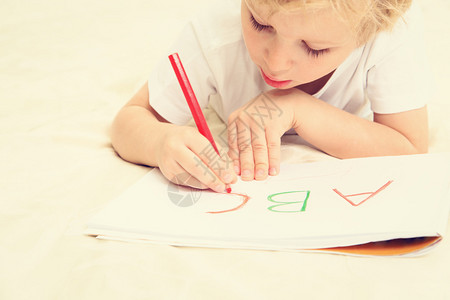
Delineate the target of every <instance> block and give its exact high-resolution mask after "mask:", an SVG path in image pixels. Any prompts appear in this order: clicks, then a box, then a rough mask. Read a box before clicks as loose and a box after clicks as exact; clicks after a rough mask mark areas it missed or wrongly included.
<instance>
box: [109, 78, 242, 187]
mask: <svg viewBox="0 0 450 300" xmlns="http://www.w3.org/2000/svg"><path fill="white" fill-rule="evenodd" d="M148 98H149V95H148V90H147V84H145V85H144V86H143V87H142V88H141V89H140V90H139V91H138V92H137V93H136V95H134V96H133V97H132V98H131V100H130V101H129V102H128V103H127V104H126V105H125V106H124V107H123V108H122V109H121V110H120V111H119V113H118V114H117V116H116V118H115V119H114V122H113V125H112V132H111V140H112V144H113V147H114V149H115V150H116V151H117V153H118V154H119V155H120V156H121V157H122V158H123V159H125V160H127V161H130V162H133V163H136V164H143V165H148V166H154V167H159V168H160V170H161V172H162V173H163V174H164V176H165V177H166V178H167V179H169V180H171V181H173V182H176V183H178V184H184V185H189V186H194V187H197V188H211V189H213V190H215V191H217V192H222V191H224V190H225V184H229V183H233V182H235V181H236V175H235V173H234V171H233V170H232V165H231V164H230V163H228V162H227V161H226V159H227V158H221V157H219V156H218V155H217V154H216V153H215V151H212V152H208V153H207V156H208V157H206V153H205V149H208V147H212V146H211V144H210V143H209V141H208V140H207V139H206V138H205V137H204V136H202V135H201V134H200V133H199V132H198V130H197V129H196V128H193V127H189V126H177V125H174V124H170V123H168V122H167V121H166V120H164V119H163V118H162V117H161V116H159V114H158V113H157V112H156V111H155V110H153V108H152V107H151V106H150V104H149V101H148V100H149V99H148ZM211 156H214V165H208V162H209V161H211ZM227 174H228V176H227ZM189 175H191V176H192V177H193V178H192V177H189ZM187 178H189V179H188V181H187V182H186V179H187ZM194 178H195V179H194Z"/></svg>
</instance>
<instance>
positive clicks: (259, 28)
mask: <svg viewBox="0 0 450 300" xmlns="http://www.w3.org/2000/svg"><path fill="white" fill-rule="evenodd" d="M250 22H251V23H252V26H253V28H254V29H255V30H256V31H262V30H267V29H270V28H272V26H267V25H262V24H260V23H258V21H256V20H255V18H254V17H253V15H250Z"/></svg>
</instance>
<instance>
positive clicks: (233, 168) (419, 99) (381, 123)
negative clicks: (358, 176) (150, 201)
mask: <svg viewBox="0 0 450 300" xmlns="http://www.w3.org/2000/svg"><path fill="white" fill-rule="evenodd" d="M423 44H424V42H423V40H421V38H420V14H418V8H417V7H415V5H411V0H242V2H241V3H240V5H239V3H238V2H237V1H236V0H222V1H220V2H219V3H218V4H216V5H214V6H213V7H212V9H211V10H207V11H205V12H204V13H203V14H202V15H200V16H199V17H198V18H197V19H195V20H193V21H192V22H190V23H189V24H188V26H187V27H186V28H185V30H184V31H183V32H182V34H181V35H180V37H179V39H178V40H177V41H176V43H175V45H174V46H173V48H172V49H171V52H178V53H179V55H180V57H181V59H182V61H183V64H184V67H185V69H186V71H187V73H188V76H189V78H190V80H191V84H192V87H193V89H194V91H195V93H196V95H197V98H198V100H199V103H200V105H201V106H202V107H206V106H207V105H208V104H210V105H211V107H213V108H214V109H215V110H216V112H217V113H218V115H219V116H220V117H221V118H222V119H223V120H224V121H225V122H228V147H229V150H228V155H227V154H225V153H223V154H222V155H220V156H219V155H217V154H216V153H215V152H214V151H212V152H211V151H206V149H208V148H210V147H211V146H210V143H209V141H208V140H207V139H206V138H205V137H203V136H202V135H201V134H200V133H199V132H198V131H197V129H196V128H193V127H190V126H185V124H186V123H187V121H188V120H189V119H190V118H191V115H190V111H189V109H188V106H187V104H186V102H185V99H184V97H183V95H182V92H181V89H180V87H179V85H178V82H177V80H176V77H175V75H174V73H173V70H172V68H171V66H170V63H169V60H168V59H167V58H166V57H165V58H164V59H162V60H161V62H160V64H159V65H158V67H157V68H156V69H155V70H154V72H153V73H152V75H151V77H150V79H149V81H148V84H145V85H144V86H143V87H142V88H141V89H140V90H139V91H138V92H137V93H136V95H134V96H133V97H132V99H131V100H130V101H129V102H128V103H127V104H126V105H125V106H124V107H123V108H122V109H121V110H120V112H119V113H118V115H117V116H116V118H115V121H114V123H113V129H112V143H113V146H114V148H115V149H116V151H117V152H118V153H119V155H120V156H121V157H122V158H124V159H125V160H128V161H130V162H133V163H139V164H145V165H149V166H155V167H159V168H160V170H161V171H162V173H163V174H164V176H166V177H167V178H168V179H169V180H172V181H175V182H177V183H180V182H179V181H177V175H178V174H188V175H189V176H190V178H191V180H190V181H189V182H181V184H186V185H191V186H195V187H198V188H211V189H213V190H214V191H217V192H223V191H224V190H225V187H226V184H230V183H234V182H235V181H236V179H237V175H240V176H241V178H242V180H263V179H265V178H267V176H268V175H271V176H273V175H277V174H278V173H279V166H280V139H281V136H282V135H283V134H285V133H286V132H288V131H290V132H293V133H296V134H298V135H299V136H300V137H302V138H303V139H304V140H305V141H307V142H308V143H310V144H311V145H313V146H315V147H317V148H318V149H320V150H322V151H324V152H326V153H328V154H329V155H332V156H335V157H338V158H351V157H364V156H379V155H401V154H414V153H424V152H426V151H427V148H428V135H427V134H428V121H427V109H426V102H427V97H428V94H429V92H430V91H429V87H428V82H429V77H428V76H429V75H428V73H427V72H426V69H427V68H426V63H425V58H424V57H425V56H424V45H423ZM171 52H170V53H171ZM170 53H169V52H168V54H170ZM214 94H218V95H220V97H211V96H212V95H214ZM368 116H371V117H370V118H369V117H368ZM231 161H232V163H230V162H231ZM212 162H214V163H212Z"/></svg>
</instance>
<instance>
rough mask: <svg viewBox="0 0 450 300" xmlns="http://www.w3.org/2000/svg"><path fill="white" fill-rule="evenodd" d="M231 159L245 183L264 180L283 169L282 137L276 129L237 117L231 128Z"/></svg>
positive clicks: (230, 124)
mask: <svg viewBox="0 0 450 300" xmlns="http://www.w3.org/2000/svg"><path fill="white" fill-rule="evenodd" d="M228 143H229V151H228V155H229V156H230V158H231V159H232V160H233V164H234V167H235V169H236V173H237V174H238V175H239V174H240V175H241V178H242V180H244V181H248V180H254V179H256V180H264V179H266V178H267V176H268V175H277V174H278V173H279V169H280V166H279V165H280V155H281V153H280V144H281V142H280V136H279V134H278V133H277V131H276V130H274V129H273V128H265V129H264V128H261V127H260V126H259V125H258V124H257V123H255V122H251V120H248V119H245V118H238V117H236V118H235V119H233V121H231V122H229V125H228Z"/></svg>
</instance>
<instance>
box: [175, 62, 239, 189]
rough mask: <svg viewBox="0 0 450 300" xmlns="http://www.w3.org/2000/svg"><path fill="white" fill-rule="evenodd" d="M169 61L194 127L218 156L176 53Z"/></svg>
mask: <svg viewBox="0 0 450 300" xmlns="http://www.w3.org/2000/svg"><path fill="white" fill-rule="evenodd" d="M169 60H170V63H171V64H172V68H173V70H174V71H175V75H176V76H177V79H178V83H179V84H180V86H181V90H182V91H183V94H184V97H185V98H186V101H187V103H188V105H189V109H190V110H191V113H192V116H193V117H194V121H195V125H197V128H198V131H199V132H200V133H201V134H202V135H203V136H204V137H206V138H207V139H208V141H209V142H210V143H211V145H212V146H213V147H214V150H216V153H217V154H219V150H218V149H217V146H216V143H215V142H214V138H213V136H212V134H211V131H210V130H209V127H208V124H207V123H206V119H205V116H204V115H203V113H202V109H201V108H200V105H199V104H198V101H197V97H196V96H195V93H194V90H193V89H192V86H191V83H190V82H189V78H188V77H187V74H186V71H185V70H184V67H183V64H182V63H181V60H180V57H179V56H178V53H174V54H171V55H169ZM219 156H220V154H219ZM226 190H227V192H228V193H230V192H231V188H230V187H229V186H228V185H227V188H226Z"/></svg>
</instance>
